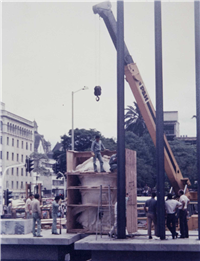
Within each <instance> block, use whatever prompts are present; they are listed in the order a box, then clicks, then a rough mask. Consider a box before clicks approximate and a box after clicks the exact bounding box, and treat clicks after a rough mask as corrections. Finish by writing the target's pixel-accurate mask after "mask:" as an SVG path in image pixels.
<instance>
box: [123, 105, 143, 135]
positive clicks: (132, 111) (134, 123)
mask: <svg viewBox="0 0 200 261" xmlns="http://www.w3.org/2000/svg"><path fill="white" fill-rule="evenodd" d="M133 103H134V106H135V108H134V107H133V106H128V108H126V109H125V111H127V112H126V114H125V116H124V117H125V130H127V131H132V132H133V133H135V134H136V135H137V136H139V137H141V136H142V135H143V134H144V133H145V132H146V130H147V127H146V124H145V122H144V119H143V117H142V115H141V113H140V110H139V107H138V105H137V103H136V102H133Z"/></svg>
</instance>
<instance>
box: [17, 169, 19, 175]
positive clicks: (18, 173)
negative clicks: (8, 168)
mask: <svg viewBox="0 0 200 261" xmlns="http://www.w3.org/2000/svg"><path fill="white" fill-rule="evenodd" d="M17 176H19V168H17Z"/></svg>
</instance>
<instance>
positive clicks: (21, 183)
mask: <svg viewBox="0 0 200 261" xmlns="http://www.w3.org/2000/svg"><path fill="white" fill-rule="evenodd" d="M21 189H23V181H21Z"/></svg>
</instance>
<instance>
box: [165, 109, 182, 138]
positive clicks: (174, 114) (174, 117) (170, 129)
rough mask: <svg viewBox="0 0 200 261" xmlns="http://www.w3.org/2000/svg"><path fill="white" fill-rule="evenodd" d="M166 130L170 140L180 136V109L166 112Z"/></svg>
mask: <svg viewBox="0 0 200 261" xmlns="http://www.w3.org/2000/svg"><path fill="white" fill-rule="evenodd" d="M163 120H164V132H165V135H166V137H167V139H168V140H173V139H174V138H177V137H179V122H178V111H165V112H164V119H163Z"/></svg>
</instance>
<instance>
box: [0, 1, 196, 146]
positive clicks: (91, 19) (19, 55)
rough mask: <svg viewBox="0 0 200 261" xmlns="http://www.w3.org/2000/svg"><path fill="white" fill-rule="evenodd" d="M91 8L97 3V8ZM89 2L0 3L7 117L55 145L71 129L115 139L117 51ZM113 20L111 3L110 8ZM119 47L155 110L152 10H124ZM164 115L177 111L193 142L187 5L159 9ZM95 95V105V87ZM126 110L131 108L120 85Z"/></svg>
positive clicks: (190, 7) (190, 12) (128, 5)
mask: <svg viewBox="0 0 200 261" xmlns="http://www.w3.org/2000/svg"><path fill="white" fill-rule="evenodd" d="M96 3H98V2H96ZM94 4H95V2H66V1H65V2H59V3H55V2H43V3H41V2H6V3H2V46H3V49H2V57H3V59H2V76H3V77H2V79H3V80H2V94H3V96H2V97H3V98H2V100H3V102H4V103H5V104H6V110H9V111H11V112H13V113H15V114H17V115H20V116H21V117H24V118H27V119H29V120H36V122H37V123H38V126H39V133H40V134H43V135H44V137H45V139H46V140H49V141H50V142H51V143H52V146H54V145H55V143H56V142H57V141H60V136H61V135H63V134H64V133H68V131H69V130H70V129H71V113H72V110H71V107H72V94H71V93H72V91H76V90H79V89H81V88H83V87H84V86H88V87H89V89H88V90H85V91H80V92H77V93H76V94H75V97H74V98H75V104H74V109H75V117H74V121H75V123H74V125H75V128H85V129H89V128H94V129H97V130H99V131H101V133H102V134H103V135H104V136H105V137H116V132H117V121H116V119H117V103H116V98H117V93H116V88H117V87H116V79H117V76H116V68H117V65H116V51H115V48H114V46H113V43H112V41H111V38H110V36H109V34H108V32H107V29H106V27H105V25H104V22H103V20H102V19H100V18H99V16H98V15H95V14H94V13H93V11H92V6H93V5H94ZM112 10H113V13H114V15H115V17H116V2H112ZM124 19H125V21H124V22H125V29H124V30H125V32H124V33H125V41H126V44H127V47H128V49H129V52H130V54H131V55H132V57H133V60H134V62H136V63H137V65H138V68H139V70H140V73H141V75H142V78H143V80H144V83H145V85H146V88H147V90H148V92H149V95H150V97H151V100H152V102H153V104H154V106H155V52H154V51H155V47H154V4H153V2H143V3H141V2H125V3H124ZM162 31H163V88H164V110H167V111H169V110H171V111H178V113H179V122H180V135H188V136H196V123H195V119H191V118H192V116H193V115H195V114H196V108H195V106H196V101H195V99H196V98H195V53H194V4H193V3H192V2H163V3H162ZM96 85H100V86H101V87H102V95H101V97H100V101H99V102H96V101H95V96H94V87H95V86H96ZM125 90H126V91H125V106H127V105H132V104H133V101H134V100H135V99H134V97H133V95H132V92H131V91H130V88H129V85H128V84H127V83H126V84H125Z"/></svg>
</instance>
